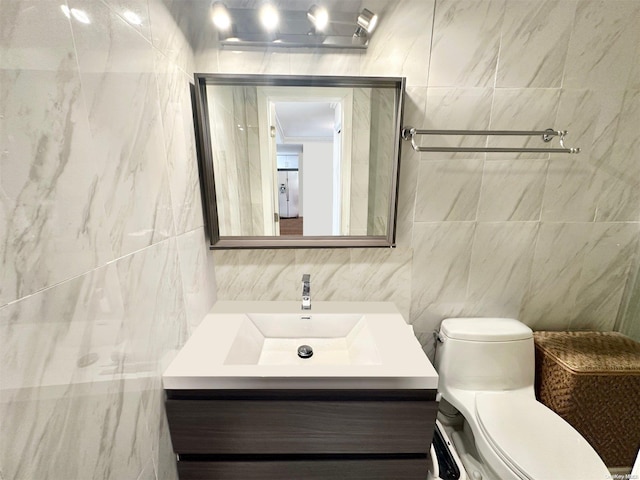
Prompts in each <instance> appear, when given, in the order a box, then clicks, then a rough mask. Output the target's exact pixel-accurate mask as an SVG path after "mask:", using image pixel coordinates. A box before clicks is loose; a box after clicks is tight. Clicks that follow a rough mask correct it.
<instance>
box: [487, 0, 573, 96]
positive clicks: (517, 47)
mask: <svg viewBox="0 0 640 480" xmlns="http://www.w3.org/2000/svg"><path fill="white" fill-rule="evenodd" d="M576 3H577V1H575V0H573V1H569V0H544V1H541V2H522V1H508V2H507V8H506V11H505V15H504V22H503V24H502V41H501V47H500V60H499V62H498V75H497V78H496V86H497V87H548V88H557V87H560V86H562V74H563V73H564V63H565V58H566V55H567V49H568V47H569V38H570V36H571V27H572V26H573V17H574V14H575V9H576Z"/></svg>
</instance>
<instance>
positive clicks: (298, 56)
mask: <svg viewBox="0 0 640 480" xmlns="http://www.w3.org/2000/svg"><path fill="white" fill-rule="evenodd" d="M288 52H289V59H290V60H289V61H290V73H291V75H318V76H321V75H344V76H351V77H357V76H358V75H360V63H361V61H362V57H363V55H364V54H363V53H362V52H361V51H358V50H353V51H349V50H347V51H340V50H338V51H334V50H327V49H316V50H309V49H302V50H299V49H290V50H288Z"/></svg>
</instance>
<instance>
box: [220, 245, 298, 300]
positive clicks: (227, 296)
mask: <svg viewBox="0 0 640 480" xmlns="http://www.w3.org/2000/svg"><path fill="white" fill-rule="evenodd" d="M214 260H215V265H216V285H217V294H218V299H219V300H297V299H299V298H300V295H301V292H302V290H301V286H300V281H301V278H302V277H301V276H300V277H298V274H297V273H296V267H295V250H237V251H236V250H230V251H222V250H219V251H215V252H214Z"/></svg>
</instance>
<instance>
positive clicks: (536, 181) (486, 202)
mask: <svg viewBox="0 0 640 480" xmlns="http://www.w3.org/2000/svg"><path fill="white" fill-rule="evenodd" d="M547 166H548V161H547V160H491V161H487V162H485V164H484V172H483V175H482V190H481V192H480V204H479V206H478V220H479V221H488V222H497V221H505V220H510V221H525V222H526V221H537V220H539V219H540V209H541V207H542V197H543V193H544V184H545V177H546V175H547Z"/></svg>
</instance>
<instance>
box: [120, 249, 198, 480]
mask: <svg viewBox="0 0 640 480" xmlns="http://www.w3.org/2000/svg"><path fill="white" fill-rule="evenodd" d="M178 257H179V255H178V247H177V242H176V240H175V239H170V240H168V241H166V242H161V243H159V244H157V245H153V246H151V247H149V248H146V249H144V250H142V251H140V252H136V253H135V254H133V255H129V256H127V257H124V258H122V259H120V260H118V261H117V262H116V267H117V269H118V276H119V278H120V284H121V289H122V296H123V303H124V316H125V319H126V321H125V325H124V327H123V329H122V337H123V338H125V339H126V340H125V341H126V346H125V349H124V365H125V370H126V371H128V372H131V373H135V374H136V375H137V376H138V377H139V378H140V379H141V381H142V384H141V388H142V389H143V391H142V395H141V399H140V406H139V408H140V410H141V412H142V415H143V416H144V419H145V422H146V428H147V429H148V432H149V433H148V438H149V442H148V444H150V447H151V451H152V458H153V459H154V468H155V469H156V471H157V472H159V473H158V474H159V475H160V474H162V475H164V476H163V477H162V478H169V479H170V478H176V473H175V463H174V462H173V458H174V456H173V453H172V448H171V442H170V440H169V437H168V435H169V434H168V428H167V424H166V419H165V412H164V394H163V390H162V378H161V375H162V372H163V371H164V370H165V369H166V367H167V366H168V365H169V363H170V362H171V360H172V359H173V358H174V357H175V354H176V353H177V352H178V350H179V349H180V348H181V347H182V346H183V345H184V342H185V341H186V340H187V337H188V329H189V326H188V319H187V316H186V312H185V298H184V293H183V292H184V290H183V284H182V274H181V270H180V261H179V258H178Z"/></svg>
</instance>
